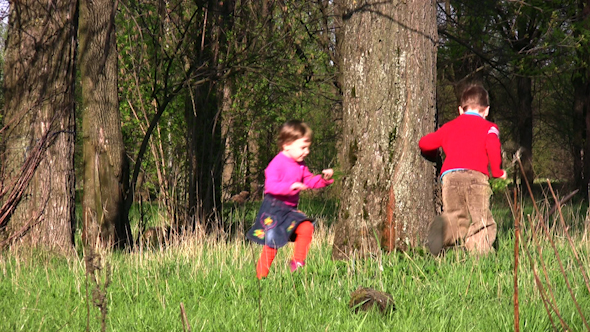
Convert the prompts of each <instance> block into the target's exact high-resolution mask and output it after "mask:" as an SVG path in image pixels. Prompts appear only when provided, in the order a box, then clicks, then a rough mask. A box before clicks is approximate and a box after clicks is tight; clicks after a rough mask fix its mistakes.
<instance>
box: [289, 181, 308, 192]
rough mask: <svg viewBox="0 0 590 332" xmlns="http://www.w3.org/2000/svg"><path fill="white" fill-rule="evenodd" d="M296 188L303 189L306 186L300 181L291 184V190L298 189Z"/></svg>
mask: <svg viewBox="0 0 590 332" xmlns="http://www.w3.org/2000/svg"><path fill="white" fill-rule="evenodd" d="M298 189H299V190H305V189H307V186H306V185H304V184H303V183H301V182H295V183H293V184H292V185H291V190H298Z"/></svg>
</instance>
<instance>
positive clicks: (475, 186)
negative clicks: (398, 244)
mask: <svg viewBox="0 0 590 332" xmlns="http://www.w3.org/2000/svg"><path fill="white" fill-rule="evenodd" d="M489 111H490V102H489V96H488V92H487V91H486V90H485V89H484V88H483V87H482V86H480V85H471V86H469V87H467V88H466V89H465V90H464V92H463V94H462V96H461V106H459V116H458V117H457V118H455V119H454V120H452V121H450V122H448V123H446V124H445V125H443V126H442V127H441V128H440V129H438V130H437V131H436V132H434V133H430V134H428V135H426V136H424V137H422V138H421V139H420V143H419V146H420V149H421V150H422V153H423V154H424V155H425V156H426V157H435V156H436V153H437V151H438V148H439V147H442V148H443V151H444V153H445V156H446V157H445V160H444V162H443V166H442V169H441V175H440V179H441V183H442V200H443V214H442V215H440V216H437V217H436V218H435V219H434V221H433V222H432V224H431V225H430V227H429V229H428V243H427V245H428V248H429V249H430V252H431V253H432V254H433V255H435V256H436V255H438V254H439V253H440V252H441V250H442V249H443V248H444V247H447V246H453V245H456V244H460V243H462V244H463V245H464V246H465V248H466V249H467V250H469V251H470V252H475V253H478V254H485V253H488V252H489V251H490V250H492V244H493V243H494V240H495V239H496V222H495V221H494V219H493V217H492V213H491V211H490V197H491V194H492V190H491V188H490V185H489V183H488V178H489V172H488V164H489V166H490V169H491V176H492V177H494V178H502V179H506V171H505V170H503V169H502V168H501V165H502V156H501V151H500V149H501V146H500V138H499V136H500V131H499V130H498V126H497V125H496V124H494V123H492V122H490V121H487V120H486V117H487V116H488V113H489Z"/></svg>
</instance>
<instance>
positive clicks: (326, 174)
mask: <svg viewBox="0 0 590 332" xmlns="http://www.w3.org/2000/svg"><path fill="white" fill-rule="evenodd" d="M332 175H334V170H333V169H331V168H328V169H325V170H323V171H322V177H323V178H324V180H330V179H331V178H332Z"/></svg>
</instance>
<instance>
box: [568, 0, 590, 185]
mask: <svg viewBox="0 0 590 332" xmlns="http://www.w3.org/2000/svg"><path fill="white" fill-rule="evenodd" d="M578 10H579V23H578V24H579V25H575V31H574V34H575V35H576V37H579V36H580V34H581V33H583V31H584V30H585V31H588V30H589V29H590V0H580V1H579V2H578ZM576 55H577V63H578V64H579V68H577V69H576V72H575V73H574V75H573V78H572V84H573V86H574V110H573V111H574V144H573V145H574V147H573V148H574V154H573V155H574V179H575V181H576V187H577V188H578V189H580V191H581V192H582V193H583V195H584V196H585V197H587V196H588V194H589V191H590V65H588V63H589V62H590V51H589V50H588V48H587V47H586V46H582V47H579V49H578V50H577V51H576Z"/></svg>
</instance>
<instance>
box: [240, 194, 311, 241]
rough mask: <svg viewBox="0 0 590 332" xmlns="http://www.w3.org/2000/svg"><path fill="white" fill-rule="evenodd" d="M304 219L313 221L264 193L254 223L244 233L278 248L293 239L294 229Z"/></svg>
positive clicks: (250, 237) (251, 238)
mask: <svg viewBox="0 0 590 332" xmlns="http://www.w3.org/2000/svg"><path fill="white" fill-rule="evenodd" d="M304 221H311V222H312V223H315V221H314V220H313V219H312V218H310V217H308V216H306V215H305V214H304V213H303V212H301V211H299V210H297V208H295V207H293V206H289V205H287V204H285V203H284V202H283V201H281V200H279V199H277V198H275V197H274V196H272V195H269V194H266V195H265V196H264V200H263V201H262V206H260V210H259V211H258V215H257V216H256V220H254V225H252V228H250V230H249V231H248V232H247V233H246V236H247V237H248V239H250V240H252V241H254V242H256V243H258V244H261V245H267V246H269V247H271V248H275V249H278V248H280V247H283V246H284V245H286V244H287V243H289V241H295V238H296V236H297V235H296V234H295V229H297V226H299V224H301V223H302V222H304Z"/></svg>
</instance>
